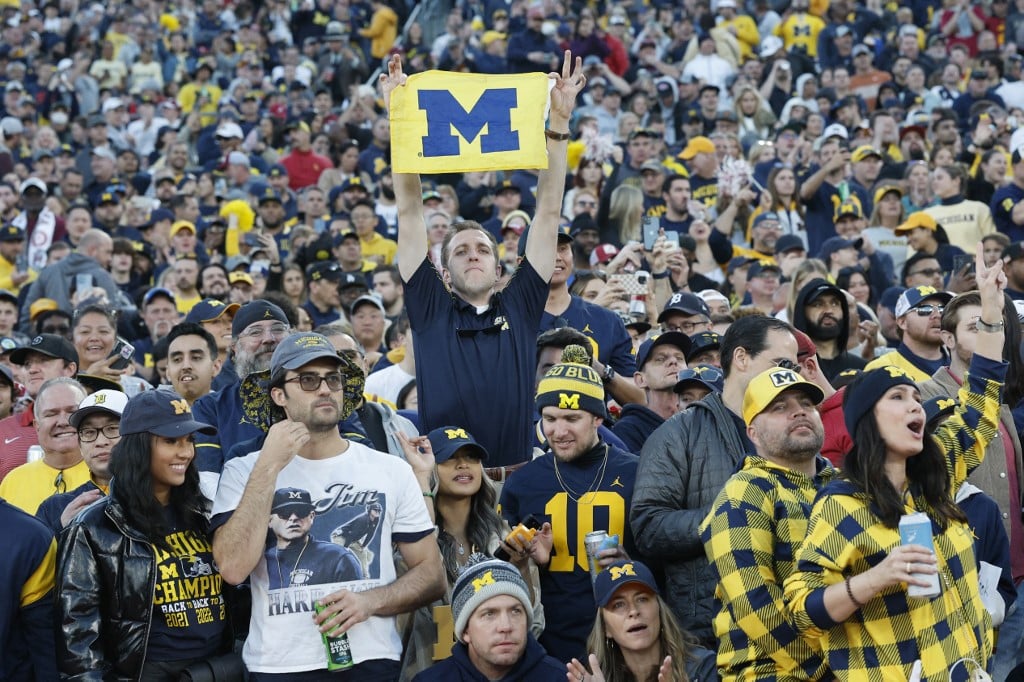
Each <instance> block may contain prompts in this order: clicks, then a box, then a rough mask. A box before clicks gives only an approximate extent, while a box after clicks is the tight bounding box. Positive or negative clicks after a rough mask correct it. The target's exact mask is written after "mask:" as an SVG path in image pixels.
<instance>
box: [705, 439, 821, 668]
mask: <svg viewBox="0 0 1024 682" xmlns="http://www.w3.org/2000/svg"><path fill="white" fill-rule="evenodd" d="M817 465H818V467H817V468H818V474H817V476H815V477H814V478H810V477H809V476H807V475H806V474H803V473H801V472H798V471H794V470H792V469H789V468H787V467H784V466H780V465H778V464H775V463H773V462H770V461H768V460H766V459H764V458H762V457H756V456H748V457H747V458H746V459H745V460H744V462H743V466H742V468H741V469H740V471H738V472H736V473H735V474H733V476H732V477H731V478H730V479H729V480H728V481H726V483H725V487H723V488H722V492H721V493H719V494H718V497H717V498H716V499H715V502H714V504H713V505H712V506H711V513H710V514H708V516H707V518H706V519H704V523H703V524H702V525H701V529H700V535H701V540H703V541H704V551H705V553H706V554H707V556H708V563H709V564H710V566H711V570H712V571H713V572H714V574H715V577H716V578H717V583H718V586H717V587H716V588H715V602H716V605H717V606H718V609H719V610H718V615H716V616H715V620H714V623H713V625H714V630H715V636H716V637H717V638H718V642H719V644H718V672H719V674H720V675H721V676H722V679H723V680H725V681H726V682H731V681H734V680H753V679H756V680H761V681H768V680H819V679H822V678H825V677H828V672H827V670H826V669H825V666H824V661H823V660H822V657H821V655H820V652H815V651H814V650H813V649H812V648H811V646H810V644H808V642H807V641H806V640H804V639H803V638H802V637H801V636H800V633H799V632H798V631H797V629H796V627H795V626H794V625H793V623H792V619H791V617H790V615H789V612H788V611H787V610H786V608H785V605H784V603H783V600H782V583H783V581H784V580H785V579H786V578H787V577H789V576H790V575H791V574H792V573H793V571H794V570H795V568H796V564H795V561H796V558H795V554H796V552H797V550H798V549H799V547H800V543H801V542H803V540H804V537H806V535H807V520H808V518H809V517H810V514H811V505H812V503H813V502H814V498H815V496H816V495H817V493H818V489H819V488H820V487H822V486H823V485H825V484H827V483H828V482H829V481H831V480H832V479H833V478H834V477H835V475H836V470H835V469H834V468H832V465H831V464H829V462H828V460H826V459H825V458H823V457H820V456H819V457H818V462H817Z"/></svg>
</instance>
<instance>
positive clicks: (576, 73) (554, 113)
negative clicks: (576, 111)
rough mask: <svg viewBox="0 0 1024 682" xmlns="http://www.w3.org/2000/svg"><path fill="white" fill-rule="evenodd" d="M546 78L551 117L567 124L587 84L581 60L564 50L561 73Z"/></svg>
mask: <svg viewBox="0 0 1024 682" xmlns="http://www.w3.org/2000/svg"><path fill="white" fill-rule="evenodd" d="M389 66H390V64H389ZM548 78H552V79H554V81H555V86H554V87H553V88H551V117H552V119H556V118H557V119H561V121H560V122H564V123H566V124H568V122H569V119H570V118H572V110H573V108H574V107H575V106H576V96H577V95H579V94H580V90H582V89H583V86H584V85H586V83H587V77H586V76H585V75H583V60H582V59H581V58H580V57H576V59H575V60H574V59H573V57H572V53H571V52H570V51H569V50H566V51H565V56H564V59H563V60H562V73H561V74H559V73H556V72H554V71H552V72H551V73H549V74H548ZM556 132H564V129H558V130H556Z"/></svg>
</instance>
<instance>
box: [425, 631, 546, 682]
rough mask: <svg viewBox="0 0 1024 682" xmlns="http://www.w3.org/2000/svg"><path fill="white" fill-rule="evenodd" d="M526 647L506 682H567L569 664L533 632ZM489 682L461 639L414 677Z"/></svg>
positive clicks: (428, 680)
mask: <svg viewBox="0 0 1024 682" xmlns="http://www.w3.org/2000/svg"><path fill="white" fill-rule="evenodd" d="M526 637H527V640H526V650H525V651H524V652H523V656H522V658H520V659H519V662H518V663H516V665H515V667H514V668H512V670H511V671H510V672H509V674H508V675H506V676H505V677H503V678H501V679H502V682H517V681H519V680H522V681H524V682H525V681H526V680H529V682H565V665H564V664H562V663H559V662H558V661H557V660H555V659H554V658H552V657H551V656H548V654H547V652H546V651H544V647H542V646H541V645H540V644H539V643H538V642H537V640H536V639H534V638H533V635H531V634H529V633H527V634H526ZM455 680H465V681H466V682H487V678H486V677H485V676H484V675H483V674H481V673H480V671H479V670H477V669H476V668H475V667H474V666H473V664H472V663H471V662H470V660H469V654H468V653H467V647H466V645H465V644H463V643H461V642H459V643H457V644H456V645H455V646H453V647H452V655H451V657H450V658H446V659H444V660H443V661H441V662H439V663H437V664H436V665H432V666H430V667H429V668H427V669H426V670H424V671H423V672H421V673H420V674H419V675H417V676H416V677H414V678H413V682H435V681H436V682H453V681H455Z"/></svg>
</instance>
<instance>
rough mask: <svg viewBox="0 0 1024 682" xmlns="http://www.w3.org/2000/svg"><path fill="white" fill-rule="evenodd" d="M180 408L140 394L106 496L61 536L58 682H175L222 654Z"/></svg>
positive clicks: (226, 640)
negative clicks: (66, 680)
mask: <svg viewBox="0 0 1024 682" xmlns="http://www.w3.org/2000/svg"><path fill="white" fill-rule="evenodd" d="M196 431H202V432H203V433H216V429H214V428H213V427H212V426H209V425H208V424H203V423H200V422H197V421H195V420H193V419H192V412H191V410H190V409H189V406H188V403H187V402H185V399H184V398H182V397H181V396H179V395H178V394H176V393H174V392H173V391H169V390H152V391H145V392H143V393H140V394H139V395H137V396H135V397H134V398H132V399H131V400H129V401H128V404H127V405H126V406H125V408H124V411H123V412H122V414H121V423H120V433H121V440H120V442H118V444H117V445H116V446H114V449H113V451H112V453H111V462H110V473H111V475H112V479H111V484H110V495H109V496H107V497H105V498H103V499H102V500H100V501H99V502H97V503H96V504H94V505H93V506H91V507H89V508H88V509H86V510H85V511H84V512H83V513H82V514H81V516H79V517H78V518H77V519H76V520H75V521H74V522H73V523H72V524H71V525H70V526H69V527H68V529H67V531H66V534H65V535H64V536H63V537H62V540H61V543H60V550H59V556H58V561H57V565H58V571H57V575H58V576H59V579H58V585H57V605H58V617H59V620H60V623H61V628H62V630H63V632H64V636H63V637H60V638H58V639H59V642H58V645H57V655H58V661H57V663H58V666H59V668H60V672H61V675H62V676H65V677H70V678H78V677H83V678H84V677H87V676H93V675H94V676H96V677H97V678H102V679H115V678H116V679H133V680H141V681H142V682H165V681H166V682H170V681H172V680H177V679H178V677H179V675H180V674H181V672H182V671H183V670H185V669H186V668H187V667H188V666H189V665H192V664H194V663H197V662H199V661H203V660H205V659H209V658H211V657H213V656H216V655H217V654H219V653H223V652H225V651H227V650H229V649H230V644H231V638H230V636H229V632H228V628H227V608H226V605H225V603H224V594H223V592H222V590H221V585H222V583H221V578H220V575H219V574H218V573H217V570H216V568H215V567H214V565H213V552H212V550H211V548H210V543H209V540H208V539H207V535H206V529H207V521H206V516H205V514H206V513H207V512H208V511H209V505H210V502H209V500H207V499H206V498H205V497H203V495H202V493H201V492H200V489H199V471H198V470H197V468H196V465H195V446H194V444H193V434H195V432H196Z"/></svg>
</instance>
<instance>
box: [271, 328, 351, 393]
mask: <svg viewBox="0 0 1024 682" xmlns="http://www.w3.org/2000/svg"><path fill="white" fill-rule="evenodd" d="M321 358H327V359H329V360H334V361H335V362H337V363H338V364H339V365H340V364H343V360H342V358H341V357H340V356H339V355H338V351H337V350H336V349H335V348H334V345H333V344H331V342H330V341H328V340H327V337H325V336H322V335H320V334H314V333H312V332H302V333H299V334H292V335H291V336H288V337H285V339H284V340H283V341H281V343H279V344H278V346H277V348H276V349H275V350H274V355H273V356H271V358H270V383H271V384H276V383H278V382H279V381H280V380H281V379H282V378H283V377H284V375H285V373H286V372H288V371H289V370H296V369H298V368H300V367H302V366H303V365H306V364H308V363H310V362H313V361H314V360H319V359H321Z"/></svg>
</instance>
